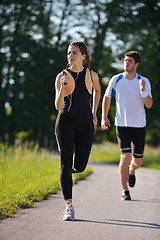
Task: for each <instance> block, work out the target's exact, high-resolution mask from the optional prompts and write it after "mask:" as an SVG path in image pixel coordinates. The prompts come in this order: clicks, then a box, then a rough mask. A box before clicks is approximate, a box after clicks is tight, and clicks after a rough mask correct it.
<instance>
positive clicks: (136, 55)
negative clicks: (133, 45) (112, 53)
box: [124, 51, 141, 63]
mask: <svg viewBox="0 0 160 240" xmlns="http://www.w3.org/2000/svg"><path fill="white" fill-rule="evenodd" d="M124 56H125V57H126V56H127V57H132V58H133V59H134V61H135V63H140V61H141V56H140V54H139V52H137V51H130V52H127V53H125V55H124Z"/></svg>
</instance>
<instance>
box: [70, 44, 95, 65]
mask: <svg viewBox="0 0 160 240" xmlns="http://www.w3.org/2000/svg"><path fill="white" fill-rule="evenodd" d="M69 46H75V47H78V48H79V50H80V52H81V54H82V55H84V54H85V55H86V58H85V59H84V60H83V66H84V67H86V68H89V67H90V61H91V58H90V54H89V52H88V50H87V46H86V45H85V43H84V42H78V41H74V42H71V43H70V44H69Z"/></svg>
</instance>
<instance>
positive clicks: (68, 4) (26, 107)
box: [0, 0, 160, 149]
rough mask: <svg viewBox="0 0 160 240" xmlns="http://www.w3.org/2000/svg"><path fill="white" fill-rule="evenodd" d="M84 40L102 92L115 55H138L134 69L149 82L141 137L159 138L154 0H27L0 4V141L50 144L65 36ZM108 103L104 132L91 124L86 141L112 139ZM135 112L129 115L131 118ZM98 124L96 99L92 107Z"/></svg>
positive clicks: (118, 63) (159, 24) (158, 16)
mask: <svg viewBox="0 0 160 240" xmlns="http://www.w3.org/2000/svg"><path fill="white" fill-rule="evenodd" d="M72 40H78V41H84V42H85V43H86V44H87V46H88V48H89V51H90V53H91V58H92V61H91V68H92V69H93V70H94V71H96V72H98V74H99V76H100V83H101V87H102V96H103V94H104V91H105V89H106V86H107V83H108V80H109V79H110V77H111V76H112V75H113V74H116V73H118V72H121V71H123V65H122V63H123V55H124V52H126V51H129V50H137V51H139V52H140V54H141V55H142V63H141V66H140V67H139V69H138V70H139V73H140V74H142V75H144V76H146V77H147V78H148V79H149V80H150V81H151V85H152V94H153V97H154V105H153V107H152V109H150V110H147V119H148V125H147V138H146V141H147V143H148V144H150V145H152V146H158V145H159V144H160V110H159V106H160V105H159V103H160V93H159V86H160V83H159V67H160V54H159V52H160V1H158V0H150V1H148V0H134V1H133V0H92V1H90V0H82V1H79V0H47V1H44V0H32V1H26V0H24V1H16V0H15V1H9V0H1V3H0V142H2V143H6V142H7V143H9V144H14V143H15V142H16V141H18V142H22V143H23V142H32V143H35V144H38V145H39V146H40V147H45V148H47V149H56V147H57V146H56V142H55V135H54V124H55V119H56V116H57V111H56V110H55V108H54V94H55V92H54V91H55V90H54V81H55V77H56V75H57V74H58V73H59V72H60V71H62V69H64V68H65V67H66V66H67V61H66V50H67V46H68V44H69V42H70V41H72ZM114 104H115V103H114V101H113V102H112V106H111V111H110V119H111V123H112V127H111V129H110V130H109V131H108V132H104V131H102V130H101V128H100V126H98V127H97V128H96V131H95V137H94V143H103V142H105V141H111V142H116V135H115V127H114V123H113V122H114ZM135 117H136V116H135ZM98 118H99V124H100V118H101V102H100V105H99V109H98Z"/></svg>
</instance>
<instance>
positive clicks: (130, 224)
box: [74, 219, 160, 229]
mask: <svg viewBox="0 0 160 240" xmlns="http://www.w3.org/2000/svg"><path fill="white" fill-rule="evenodd" d="M74 222H86V223H99V224H108V225H116V226H124V227H140V228H152V229H153V228H154V229H160V224H158V223H148V222H135V221H126V220H118V219H116V220H114V219H106V220H105V221H97V220H89V219H76V220H75V221H74Z"/></svg>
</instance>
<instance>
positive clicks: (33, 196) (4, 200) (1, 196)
mask: <svg viewBox="0 0 160 240" xmlns="http://www.w3.org/2000/svg"><path fill="white" fill-rule="evenodd" d="M90 173H91V168H90V167H88V168H87V169H86V171H85V172H84V173H81V174H76V181H78V180H81V179H84V178H85V177H86V176H87V175H88V174H90ZM58 190H59V161H57V160H56V159H54V158H53V156H50V155H48V154H47V153H46V152H45V151H42V150H41V151H37V149H36V148H35V149H32V150H29V149H27V148H26V147H22V146H21V147H16V148H6V147H4V146H2V147H1V151H0V219H2V218H5V217H10V216H12V215H13V214H14V213H16V212H17V210H18V209H19V208H27V207H31V206H32V205H33V203H34V202H36V201H41V200H43V199H46V198H47V197H48V196H49V195H51V194H55V193H57V192H58Z"/></svg>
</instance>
